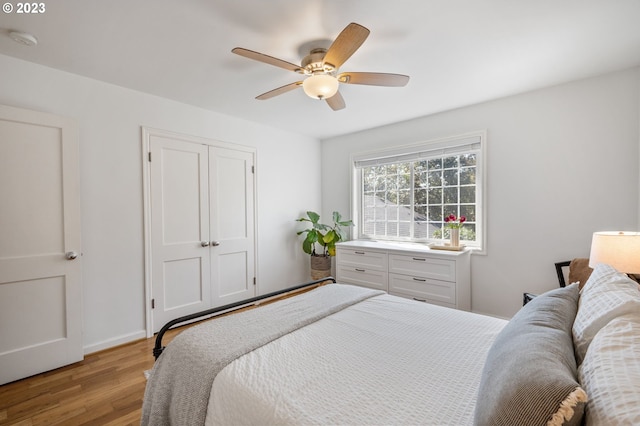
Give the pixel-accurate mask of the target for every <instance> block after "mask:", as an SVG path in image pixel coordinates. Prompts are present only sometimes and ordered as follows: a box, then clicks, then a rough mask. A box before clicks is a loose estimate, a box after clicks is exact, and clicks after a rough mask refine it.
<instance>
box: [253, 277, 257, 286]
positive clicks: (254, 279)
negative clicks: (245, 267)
mask: <svg viewBox="0 0 640 426" xmlns="http://www.w3.org/2000/svg"><path fill="white" fill-rule="evenodd" d="M253 285H256V277H253Z"/></svg>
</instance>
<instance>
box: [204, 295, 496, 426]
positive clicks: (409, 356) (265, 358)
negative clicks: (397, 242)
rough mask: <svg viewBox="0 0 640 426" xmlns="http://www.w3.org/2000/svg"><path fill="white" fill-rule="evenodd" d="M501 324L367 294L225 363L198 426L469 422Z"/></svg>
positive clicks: (491, 320) (396, 298) (424, 305)
mask: <svg viewBox="0 0 640 426" xmlns="http://www.w3.org/2000/svg"><path fill="white" fill-rule="evenodd" d="M506 323H507V321H505V320H501V319H496V318H491V317H486V316H481V315H477V314H473V313H469V312H464V311H457V310H453V309H449V308H442V307H439V306H435V305H428V304H424V303H420V302H415V301H412V300H407V299H402V298H398V297H394V296H389V295H386V294H385V295H380V296H376V297H373V298H370V299H367V300H365V301H363V302H360V303H358V304H356V305H354V306H351V307H348V308H346V309H344V310H342V311H340V312H338V313H335V314H333V315H330V316H328V317H326V318H323V319H321V320H319V321H317V322H315V323H313V324H310V325H308V326H306V327H304V328H303V329H300V330H296V331H294V332H292V333H290V334H287V335H285V336H283V337H280V338H279V339H277V340H275V341H273V342H271V343H269V344H267V345H265V346H263V347H260V348H258V349H256V350H254V351H252V352H250V353H248V354H246V355H243V356H242V357H240V358H238V359H236V360H235V361H233V362H232V363H231V364H229V365H228V366H226V367H225V368H224V369H223V370H222V371H221V372H220V373H219V374H218V375H217V377H216V379H215V380H214V383H213V386H212V392H211V398H210V401H209V407H208V412H207V419H206V424H207V425H241V424H254V425H267V424H280V425H282V424H297V425H312V424H323V425H326V424H352V425H353V424H367V425H382V424H384V425H387V424H422V425H427V424H429V425H442V424H451V425H465V424H472V422H473V410H474V406H475V401H476V392H477V389H478V384H479V382H480V375H481V372H482V366H483V364H484V361H485V357H486V354H487V351H488V350H489V347H490V346H491V344H492V342H493V340H494V338H495V336H496V335H497V333H498V332H499V331H500V330H501V329H502V327H503V326H504V325H505V324H506Z"/></svg>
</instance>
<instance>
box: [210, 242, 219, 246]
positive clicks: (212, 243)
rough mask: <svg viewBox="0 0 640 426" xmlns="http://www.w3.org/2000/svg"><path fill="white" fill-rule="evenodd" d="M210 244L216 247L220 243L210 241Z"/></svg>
mask: <svg viewBox="0 0 640 426" xmlns="http://www.w3.org/2000/svg"><path fill="white" fill-rule="evenodd" d="M211 245H212V246H214V247H218V246H219V245H220V241H211Z"/></svg>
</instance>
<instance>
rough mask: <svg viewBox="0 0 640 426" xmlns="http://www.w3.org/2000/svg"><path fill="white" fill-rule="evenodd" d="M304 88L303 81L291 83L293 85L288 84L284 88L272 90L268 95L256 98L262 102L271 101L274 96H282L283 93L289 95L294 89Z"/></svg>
mask: <svg viewBox="0 0 640 426" xmlns="http://www.w3.org/2000/svg"><path fill="white" fill-rule="evenodd" d="M300 86H302V82H301V81H296V82H295V83H291V84H286V85H284V86H282V87H278V88H277V89H273V90H270V91H268V92H266V93H263V94H262V95H260V96H256V99H259V100H261V101H264V100H265V99H271V98H273V97H274V96H278V95H282V94H283V93H287V92H290V91H292V90H293V89H297V88H298V87H300Z"/></svg>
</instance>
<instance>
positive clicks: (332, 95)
mask: <svg viewBox="0 0 640 426" xmlns="http://www.w3.org/2000/svg"><path fill="white" fill-rule="evenodd" d="M369 32H370V31H369V30H368V29H367V28H365V27H363V26H362V25H359V24H356V23H353V22H352V23H350V24H349V25H347V26H346V27H345V29H344V30H342V32H341V33H340V34H339V35H338V37H337V38H336V39H335V40H334V41H333V43H331V45H330V46H329V48H328V49H326V48H324V47H315V48H311V49H310V51H309V54H308V55H307V56H305V57H304V58H303V59H302V62H301V64H300V65H296V64H292V63H291V62H287V61H283V60H282V59H278V58H274V57H273V56H269V55H265V54H263V53H259V52H254V51H253V50H249V49H244V48H242V47H236V48H234V49H232V50H231V51H232V52H233V53H235V54H237V55H240V56H244V57H245V58H249V59H253V60H256V61H260V62H264V63H266V64H269V65H273V66H276V67H280V68H284V69H286V70H289V71H293V72H296V73H298V74H304V75H306V76H307V77H306V78H305V79H304V80H302V81H296V82H295V83H290V84H287V85H284V86H282V87H278V88H277V89H273V90H270V91H268V92H266V93H263V94H261V95H259V96H257V97H256V99H260V100H265V99H270V98H273V97H274V96H278V95H281V94H283V93H286V92H289V91H291V90H294V89H297V88H298V87H301V86H302V88H303V90H304V92H305V93H306V94H307V95H308V96H310V97H312V98H315V99H324V100H325V101H326V102H327V104H329V106H330V107H331V108H332V109H333V110H334V111H337V110H340V109H343V108H344V107H345V102H344V98H343V97H342V95H341V94H340V92H339V91H338V88H339V87H338V86H339V85H340V83H343V84H365V85H370V86H389V87H401V86H405V85H406V84H407V83H408V82H409V76H407V75H401V74H388V73H376V72H342V73H338V68H340V67H341V66H342V64H343V63H345V62H346V60H347V59H349V58H350V57H351V55H353V54H354V52H355V51H356V50H358V48H359V47H360V46H361V45H362V43H364V41H365V40H366V38H367V37H368V36H369ZM311 44H312V43H311Z"/></svg>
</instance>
